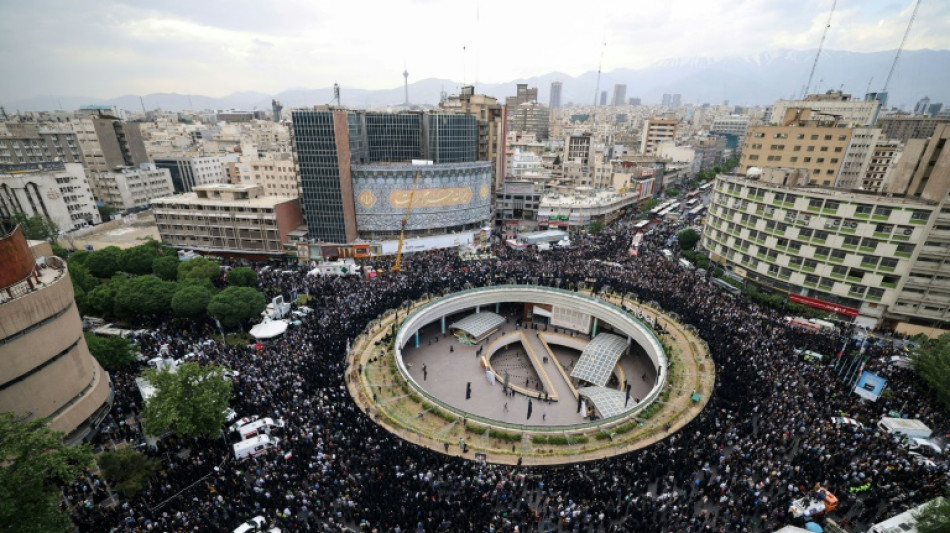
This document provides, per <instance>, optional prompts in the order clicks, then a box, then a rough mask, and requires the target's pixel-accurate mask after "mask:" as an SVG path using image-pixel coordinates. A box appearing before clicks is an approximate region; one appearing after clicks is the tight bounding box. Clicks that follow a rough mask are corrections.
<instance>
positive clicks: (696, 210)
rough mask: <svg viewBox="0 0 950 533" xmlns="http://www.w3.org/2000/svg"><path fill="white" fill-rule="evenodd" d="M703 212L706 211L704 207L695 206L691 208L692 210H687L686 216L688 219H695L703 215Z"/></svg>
mask: <svg viewBox="0 0 950 533" xmlns="http://www.w3.org/2000/svg"><path fill="white" fill-rule="evenodd" d="M705 210H706V206H704V205H697V206H695V207H693V208H692V209H690V210H689V212H688V213H687V216H690V217H697V216H699V215H701V214H703V211H705Z"/></svg>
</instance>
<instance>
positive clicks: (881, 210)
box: [874, 205, 891, 217]
mask: <svg viewBox="0 0 950 533" xmlns="http://www.w3.org/2000/svg"><path fill="white" fill-rule="evenodd" d="M874 216H876V217H889V216H891V208H890V207H884V206H883V205H879V206H878V207H877V209H875V210H874Z"/></svg>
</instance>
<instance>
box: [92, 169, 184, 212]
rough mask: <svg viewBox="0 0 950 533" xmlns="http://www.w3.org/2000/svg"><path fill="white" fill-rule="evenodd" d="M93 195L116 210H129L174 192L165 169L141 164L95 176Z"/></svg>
mask: <svg viewBox="0 0 950 533" xmlns="http://www.w3.org/2000/svg"><path fill="white" fill-rule="evenodd" d="M95 181H96V189H97V192H96V196H97V198H99V201H101V202H105V203H106V204H108V205H110V206H112V207H114V208H116V209H123V210H124V209H132V208H135V207H142V206H145V205H148V204H150V203H152V199H153V198H159V197H162V196H170V195H172V194H174V193H175V188H174V186H173V185H172V177H171V174H170V173H169V172H168V169H164V168H156V167H155V165H154V164H153V163H143V164H142V165H140V166H139V168H123V169H121V170H112V171H109V172H98V173H96V180H95Z"/></svg>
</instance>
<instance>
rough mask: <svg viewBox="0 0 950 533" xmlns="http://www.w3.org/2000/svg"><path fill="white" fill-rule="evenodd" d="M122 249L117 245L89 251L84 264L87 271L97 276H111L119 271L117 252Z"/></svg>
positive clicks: (119, 252)
mask: <svg viewBox="0 0 950 533" xmlns="http://www.w3.org/2000/svg"><path fill="white" fill-rule="evenodd" d="M121 253H122V250H121V249H120V248H119V247H118V246H107V247H105V248H103V249H102V250H96V251H95V252H90V254H89V256H88V257H86V258H85V261H84V264H85V265H86V268H88V269H89V273H90V274H92V275H93V276H95V277H97V278H111V277H112V275H113V274H115V273H116V272H118V271H119V254H121Z"/></svg>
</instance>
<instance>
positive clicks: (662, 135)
mask: <svg viewBox="0 0 950 533" xmlns="http://www.w3.org/2000/svg"><path fill="white" fill-rule="evenodd" d="M678 124H679V121H678V120H673V119H660V118H651V119H648V120H645V121H643V132H642V134H641V136H640V153H641V154H644V155H653V154H655V153H656V147H657V145H658V144H660V143H661V142H663V141H673V140H676V128H677V125H678Z"/></svg>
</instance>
